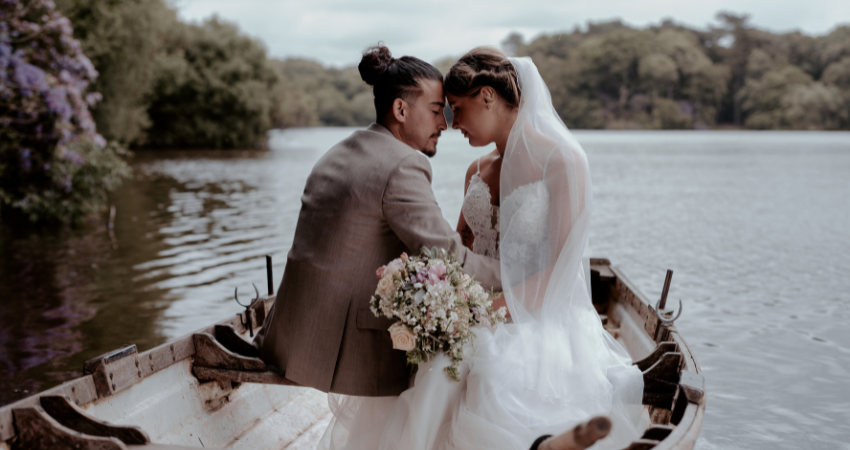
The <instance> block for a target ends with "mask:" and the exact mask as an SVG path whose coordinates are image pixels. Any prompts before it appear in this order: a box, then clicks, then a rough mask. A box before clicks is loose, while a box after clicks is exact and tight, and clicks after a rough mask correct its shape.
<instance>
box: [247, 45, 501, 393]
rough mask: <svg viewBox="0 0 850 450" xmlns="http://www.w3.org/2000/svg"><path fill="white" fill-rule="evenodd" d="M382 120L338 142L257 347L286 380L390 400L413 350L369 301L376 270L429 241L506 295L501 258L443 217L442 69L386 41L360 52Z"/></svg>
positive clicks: (312, 179) (317, 178)
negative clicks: (437, 181)
mask: <svg viewBox="0 0 850 450" xmlns="http://www.w3.org/2000/svg"><path fill="white" fill-rule="evenodd" d="M359 69H360V74H361V76H362V78H363V80H364V81H366V82H367V83H368V84H370V85H372V86H373V92H374V95H375V109H376V112H377V120H376V122H377V123H373V124H372V125H370V126H369V127H368V128H367V129H365V130H360V131H355V132H354V133H353V134H352V135H351V136H349V137H348V138H346V139H345V140H343V141H342V142H340V143H338V144H337V145H335V146H334V147H333V148H331V149H330V150H329V151H328V152H327V153H326V154H325V155H324V156H323V157H322V158H321V159H320V160H319V162H317V163H316V165H315V167H313V171H312V172H311V173H310V176H309V177H308V179H307V185H306V187H305V189H304V195H303V196H302V197H301V212H300V214H299V217H298V225H297V228H296V230H295V239H294V241H293V243H292V248H291V249H290V251H289V255H288V259H287V263H286V269H285V271H284V275H283V281H282V282H281V285H280V288H279V289H278V294H277V300H276V301H275V304H274V306H273V307H272V310H271V311H270V313H269V314H268V316H267V318H266V320H265V323H264V324H263V328H262V330H261V332H260V333H259V334H258V335H257V338H256V340H255V341H254V342H255V345H256V346H257V347H258V349H259V351H260V355H261V358H262V359H263V360H264V361H265V362H266V363H267V364H270V365H272V366H275V367H277V368H278V369H280V370H281V371H283V372H284V374H285V376H286V378H287V379H289V380H292V381H295V382H297V383H299V384H301V385H304V386H311V387H313V388H316V389H319V390H321V391H324V392H334V393H339V394H346V395H356V396H369V397H377V396H394V395H399V394H401V393H402V392H403V391H404V390H406V389H407V388H408V387H409V384H410V368H409V367H408V366H407V364H406V355H405V352H403V351H400V350H393V347H392V341H391V340H390V334H389V332H388V331H387V329H388V328H389V327H390V325H392V324H393V322H394V321H393V320H390V319H386V318H378V317H375V316H374V315H373V314H372V312H371V311H370V310H369V299H370V297H371V296H372V295H373V294H374V293H375V288H376V286H377V282H378V280H377V278H376V276H375V271H376V269H378V267H380V266H382V265H384V264H386V263H388V262H389V261H391V260H392V259H394V258H398V257H399V255H401V253H402V252H407V253H409V254H416V253H418V252H419V249H420V248H422V246H427V247H429V248H430V247H433V246H437V247H450V250H454V251H457V257H458V260H459V261H460V262H461V263H462V264H463V268H464V271H465V272H466V273H468V274H470V275H472V276H474V277H475V279H476V280H478V281H480V282H481V284H482V286H483V287H484V288H485V289H490V288H494V289H497V290H501V282H500V272H499V263H498V261H496V260H494V259H491V258H487V257H483V256H479V255H476V254H473V253H472V252H471V251H469V250H468V249H467V248H465V247H463V246H462V245H461V243H460V236H459V235H458V234H457V233H456V232H455V231H454V230H453V229H452V227H451V226H450V225H449V224H448V222H446V220H445V219H444V218H443V215H442V213H441V211H440V207H439V205H438V204H437V200H436V199H435V197H434V192H433V191H432V189H431V165H430V163H429V161H428V158H427V157H426V156H425V155H427V156H428V157H430V156H433V155H434V154H436V151H437V141H438V139H439V137H440V133H441V132H442V130H445V129H446V119H445V116H444V115H443V108H444V106H445V96H444V94H443V85H442V75H441V74H440V72H439V71H438V70H437V69H436V68H434V67H433V66H432V65H430V64H428V63H426V62H424V61H422V60H420V59H418V58H414V57H410V56H405V57H402V58H399V59H396V58H393V57H392V56H391V54H390V52H389V50H388V49H387V48H386V47H373V48H371V49H369V50H367V52H366V53H365V54H364V55H363V59H362V61H361V62H360V66H359Z"/></svg>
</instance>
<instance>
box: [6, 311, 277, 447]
mask: <svg viewBox="0 0 850 450" xmlns="http://www.w3.org/2000/svg"><path fill="white" fill-rule="evenodd" d="M275 298H276V296H275V295H268V296H265V297H260V298H259V300H257V301H256V302H254V303H253V304H252V308H254V309H255V310H257V309H259V306H260V305H262V307H263V312H262V313H261V314H259V315H262V316H263V317H265V314H266V313H268V311H269V309H270V308H271V304H272V303H273V302H274V300H275ZM261 302H262V303H261ZM252 316H253V315H252ZM241 317H244V313H239V314H237V315H235V316H233V317H230V318H227V319H223V320H220V321H218V322H216V323H214V324H213V325H209V326H206V327H203V328H201V329H198V330H195V331H193V332H191V333H187V334H185V335H183V336H180V337H178V338H176V339H173V340H170V341H167V342H165V343H163V344H160V345H158V346H156V347H153V348H150V349H148V350H145V351H144V352H142V353H138V356H137V358H138V359H139V360H145V359H147V361H148V363H147V364H141V365H140V367H139V369H140V371H141V376H140V377H139V381H137V382H136V383H134V385H135V384H139V383H141V382H142V381H143V380H144V379H146V378H148V377H149V376H151V375H153V374H155V373H158V372H160V371H162V370H164V369H167V368H169V367H171V366H173V365H175V364H179V363H181V362H182V361H184V360H186V359H188V358H191V357H193V356H194V355H195V344H194V341H193V339H192V335H194V334H197V333H212V332H213V330H214V328H215V326H216V325H232V326H233V327H234V328H235V329H236V332H237V333H240V334H242V333H245V332H246V331H248V328H247V327H246V326H245V325H243V324H242V319H241ZM237 319H239V320H237ZM257 319H258V320H257V322H261V320H259V319H260V318H259V317H257ZM256 329H257V328H256V327H255V331H256ZM126 347H128V346H125V347H122V348H120V349H116V350H112V351H110V352H107V353H104V354H102V355H100V356H97V357H95V358H92V359H90V360H88V361H86V363H85V365H89V364H90V363H91V362H93V361H96V360H98V359H102V358H105V357H107V356H108V355H111V354H112V353H115V352H116V351H119V350H121V349H123V348H126ZM128 387H129V386H128ZM120 392H121V391H119V392H116V395H120ZM48 395H58V396H63V397H68V399H70V401H72V402H74V403H75V404H76V405H77V406H80V407H83V408H85V407H86V405H88V404H90V403H92V402H95V401H97V400H99V399H101V398H106V396H102V395H99V394H98V392H97V387H96V385H95V380H94V376H93V375H92V374H84V375H82V376H80V377H78V378H75V379H73V380H69V381H66V382H64V383H62V384H60V385H58V386H54V387H52V388H49V389H47V390H44V391H40V392H36V393H34V394H32V395H30V396H28V397H25V398H22V399H20V400H17V401H15V402H12V403H9V404H8V405H4V406H2V407H0V443H2V442H6V441H9V440H10V439H12V438H14V437H15V436H16V432H15V427H14V419H13V415H12V411H13V410H15V409H18V408H29V407H34V406H40V400H39V399H40V398H41V397H43V396H48Z"/></svg>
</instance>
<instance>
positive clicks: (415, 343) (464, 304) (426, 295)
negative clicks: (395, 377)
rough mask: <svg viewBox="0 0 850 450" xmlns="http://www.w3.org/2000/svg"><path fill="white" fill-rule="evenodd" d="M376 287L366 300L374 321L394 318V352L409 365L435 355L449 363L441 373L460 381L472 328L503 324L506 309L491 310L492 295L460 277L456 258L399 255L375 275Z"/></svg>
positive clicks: (436, 252) (440, 253)
mask: <svg viewBox="0 0 850 450" xmlns="http://www.w3.org/2000/svg"><path fill="white" fill-rule="evenodd" d="M376 275H377V276H378V279H379V280H380V281H379V282H378V288H377V289H376V290H375V295H374V296H373V297H372V300H371V309H372V313H374V314H375V315H376V316H378V317H381V316H384V317H387V318H390V319H393V318H395V319H398V321H397V322H396V323H394V324H393V325H392V326H391V327H390V328H389V332H390V336H391V337H392V340H393V348H395V349H398V350H404V351H406V352H407V362H408V363H409V364H420V363H423V362H427V361H429V360H430V359H431V357H433V356H434V355H435V354H436V353H437V352H443V353H444V354H445V355H446V356H448V357H449V358H451V360H452V364H451V365H450V366H448V367H446V368H445V369H444V370H445V371H446V373H448V374H449V376H451V377H452V379H454V380H455V381H460V378H459V377H458V368H459V365H460V362H461V361H462V360H463V345H464V344H465V343H467V342H470V341H471V340H472V338H473V336H474V334H473V332H472V331H471V328H472V327H474V326H476V325H481V326H486V327H493V326H495V325H496V324H499V323H503V322H505V313H506V311H505V308H504V307H502V308H499V309H498V310H496V311H494V310H493V307H492V303H493V299H492V298H493V294H492V293H489V294H488V293H487V292H486V291H485V290H484V288H482V287H481V285H480V284H479V283H478V282H476V281H475V280H473V279H472V277H470V276H469V275H466V274H464V273H463V271H462V269H461V267H460V263H458V261H457V259H456V258H455V255H450V254H448V252H446V250H445V249H438V248H436V247H434V248H433V249H428V248H425V247H423V248H422V252H421V253H420V255H419V256H408V255H407V253H402V254H401V257H400V258H397V259H394V260H392V261H391V262H390V263H389V264H387V265H386V266H383V267H381V268H379V269H378V270H377V272H376Z"/></svg>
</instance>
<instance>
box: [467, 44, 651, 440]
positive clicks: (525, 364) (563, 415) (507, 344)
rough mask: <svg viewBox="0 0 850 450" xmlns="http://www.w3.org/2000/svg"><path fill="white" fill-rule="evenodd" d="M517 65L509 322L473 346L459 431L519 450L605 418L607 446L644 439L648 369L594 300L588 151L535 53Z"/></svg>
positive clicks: (509, 149)
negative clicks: (589, 276)
mask: <svg viewBox="0 0 850 450" xmlns="http://www.w3.org/2000/svg"><path fill="white" fill-rule="evenodd" d="M510 62H511V64H512V65H513V66H514V68H515V69H516V72H517V76H518V81H519V87H520V90H521V100H520V106H519V112H518V117H517V120H516V122H515V124H514V126H513V128H512V129H511V132H510V136H509V138H508V143H507V146H506V148H505V155H504V160H503V163H502V171H501V186H500V201H501V203H500V205H501V217H500V221H501V236H500V244H499V251H500V260H501V269H502V286H503V288H504V292H505V296H506V300H507V304H508V309H509V310H510V312H511V316H512V317H513V322H514V323H513V324H511V325H508V326H502V327H499V328H498V329H497V330H496V332H495V333H494V334H493V335H492V338H489V336H484V339H482V341H484V342H479V343H477V344H476V352H475V353H474V356H473V357H472V358H471V359H470V361H469V365H470V376H469V380H468V391H467V395H466V402H465V404H464V405H463V408H461V409H460V414H458V417H456V418H455V423H454V424H455V430H457V431H460V430H459V429H460V428H464V429H466V430H464V432H462V433H457V434H466V433H478V434H483V433H487V434H489V435H490V436H493V442H494V443H495V442H499V441H501V442H505V441H514V442H515V446H516V447H515V448H518V447H519V446H521V445H522V444H523V443H525V444H526V445H527V443H529V442H531V441H532V440H533V439H534V438H536V437H537V436H539V435H540V434H543V433H551V434H557V433H560V432H563V431H565V430H566V429H569V428H570V427H572V426H574V425H576V424H577V423H579V422H580V421H583V420H587V419H588V418H590V417H591V416H594V415H608V416H609V417H611V419H612V421H613V422H614V427H613V429H612V434H611V435H610V436H609V438H606V440H605V441H603V442H600V448H622V447H626V446H628V443H629V442H630V441H632V440H634V439H637V438H638V437H639V436H640V435H639V429H640V427H641V424H640V420H641V411H642V393H643V378H642V375H641V373H640V371H639V370H638V369H637V368H636V367H634V366H632V361H631V358H630V357H629V355H628V354H627V353H626V351H625V349H624V348H623V347H622V346H621V345H620V344H619V343H617V342H616V341H615V340H614V339H613V337H612V336H611V335H610V334H609V333H608V332H607V331H605V330H604V329H603V328H602V325H601V322H600V320H599V316H598V315H597V313H596V311H595V309H594V307H593V304H592V302H591V298H590V293H589V289H588V283H587V280H586V275H585V273H586V272H585V270H584V268H583V264H582V259H583V256H584V253H585V249H586V248H587V245H588V232H589V220H590V212H591V204H592V202H591V200H592V198H591V181H590V173H589V169H588V164H587V157H586V155H585V152H584V150H583V149H582V147H581V145H579V143H578V142H577V141H576V140H575V138H574V137H573V135H572V134H571V133H570V131H569V130H568V129H567V127H566V126H565V125H564V123H563V122H562V121H561V119H560V117H559V116H558V114H557V113H556V112H555V110H554V107H553V106H552V100H551V97H550V94H549V90H548V89H547V88H546V85H545V83H544V81H543V79H542V78H541V77H540V74H539V73H538V71H537V68H536V67H535V65H534V63H532V61H531V59H530V58H510ZM485 424H486V426H485ZM476 425H478V426H476ZM470 442H471V441H470ZM459 447H463V446H462V445H460V446H459ZM482 448H483V447H482ZM493 448H510V447H504V446H496V447H493Z"/></svg>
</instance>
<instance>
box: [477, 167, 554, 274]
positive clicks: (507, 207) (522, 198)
mask: <svg viewBox="0 0 850 450" xmlns="http://www.w3.org/2000/svg"><path fill="white" fill-rule="evenodd" d="M550 198H551V195H550V194H549V189H547V188H546V184H545V183H544V182H543V181H542V180H541V181H537V182H534V183H529V184H526V185H524V186H520V187H519V188H517V189H516V190H515V191H513V192H512V193H510V194H509V195H508V196H507V198H505V199H504V201H503V203H502V210H501V215H502V216H503V217H504V221H503V222H504V225H505V226H504V228H505V233H504V235H503V236H502V242H501V245H502V255H503V256H504V257H505V259H504V260H502V263H503V264H505V265H508V266H511V267H524V268H526V269H525V270H528V271H530V272H528V273H534V272H535V268H536V267H538V266H541V265H545V264H547V263H548V250H549V249H548V245H549V244H548V234H549V201H550ZM476 239H477V238H476Z"/></svg>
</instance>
